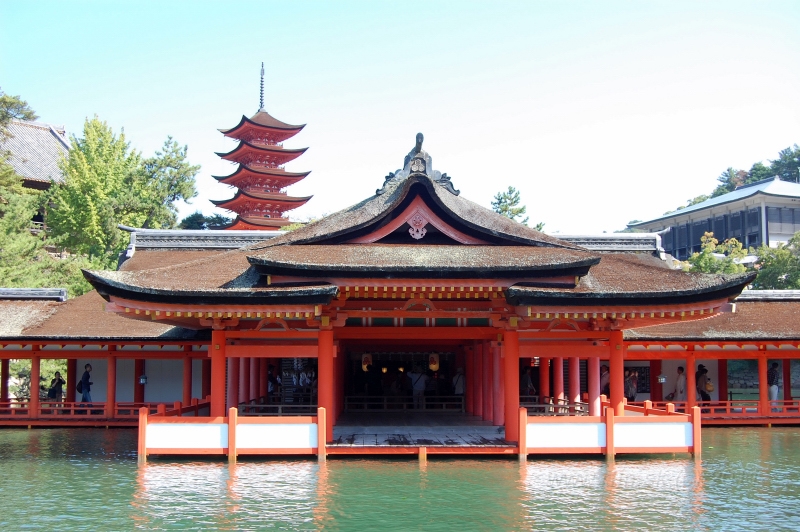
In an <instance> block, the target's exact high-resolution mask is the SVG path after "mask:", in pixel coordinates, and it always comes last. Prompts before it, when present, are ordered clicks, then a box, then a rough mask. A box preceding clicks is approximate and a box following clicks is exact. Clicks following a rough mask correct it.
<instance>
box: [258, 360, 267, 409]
mask: <svg viewBox="0 0 800 532" xmlns="http://www.w3.org/2000/svg"><path fill="white" fill-rule="evenodd" d="M268 364H269V361H268V360H267V359H266V358H259V359H258V398H259V399H263V400H264V401H265V402H269V401H267V365H268Z"/></svg>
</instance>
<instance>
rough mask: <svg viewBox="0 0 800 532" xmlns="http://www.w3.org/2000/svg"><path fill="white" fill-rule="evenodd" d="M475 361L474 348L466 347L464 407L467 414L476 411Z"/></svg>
mask: <svg viewBox="0 0 800 532" xmlns="http://www.w3.org/2000/svg"><path fill="white" fill-rule="evenodd" d="M474 361H475V358H474V355H473V352H472V348H471V347H466V348H464V366H465V367H464V379H466V380H465V382H464V409H465V410H466V411H467V414H470V415H473V414H474V413H475V406H474V404H475V388H474V386H473V379H474V378H475V365H474V364H473V362H474Z"/></svg>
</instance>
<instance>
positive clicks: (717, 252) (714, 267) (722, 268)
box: [683, 233, 747, 273]
mask: <svg viewBox="0 0 800 532" xmlns="http://www.w3.org/2000/svg"><path fill="white" fill-rule="evenodd" d="M700 243H701V251H700V253H693V254H692V256H691V257H689V258H688V259H687V260H686V262H684V263H683V267H684V269H685V270H691V271H693V272H703V273H742V272H744V271H745V270H746V269H747V268H745V266H744V265H742V264H739V263H737V262H736V261H737V260H740V259H743V258H744V257H746V256H747V250H745V249H743V247H742V244H741V242H739V241H738V240H736V239H735V238H729V239H728V240H725V241H724V242H722V243H721V244H720V242H719V241H718V240H717V239H716V238H714V233H705V234H704V235H703V236H702V237H701V238H700Z"/></svg>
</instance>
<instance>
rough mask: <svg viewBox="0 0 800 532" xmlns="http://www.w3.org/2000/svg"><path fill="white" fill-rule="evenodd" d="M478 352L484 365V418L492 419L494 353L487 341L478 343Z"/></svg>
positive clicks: (485, 419) (486, 419)
mask: <svg viewBox="0 0 800 532" xmlns="http://www.w3.org/2000/svg"><path fill="white" fill-rule="evenodd" d="M478 349H479V351H478V353H479V354H480V357H481V365H482V366H483V420H484V421H492V418H493V417H494V402H493V399H494V396H493V395H492V353H491V351H490V350H489V344H488V343H487V342H481V343H480V344H479V345H478Z"/></svg>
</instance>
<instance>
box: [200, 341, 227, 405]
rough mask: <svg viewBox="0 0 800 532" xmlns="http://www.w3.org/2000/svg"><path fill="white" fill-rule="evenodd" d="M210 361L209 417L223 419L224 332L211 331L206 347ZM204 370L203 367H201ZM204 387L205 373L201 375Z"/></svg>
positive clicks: (224, 398)
mask: <svg viewBox="0 0 800 532" xmlns="http://www.w3.org/2000/svg"><path fill="white" fill-rule="evenodd" d="M208 357H209V358H210V359H211V361H210V363H209V369H210V370H211V371H210V372H209V373H210V378H209V381H210V382H209V395H211V412H210V414H211V417H225V400H226V399H227V398H226V397H225V383H226V378H225V369H226V368H225V367H226V365H227V364H226V361H225V331H211V344H210V345H209V346H208ZM203 369H204V370H205V366H203ZM203 381H204V387H205V373H204V375H203Z"/></svg>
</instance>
